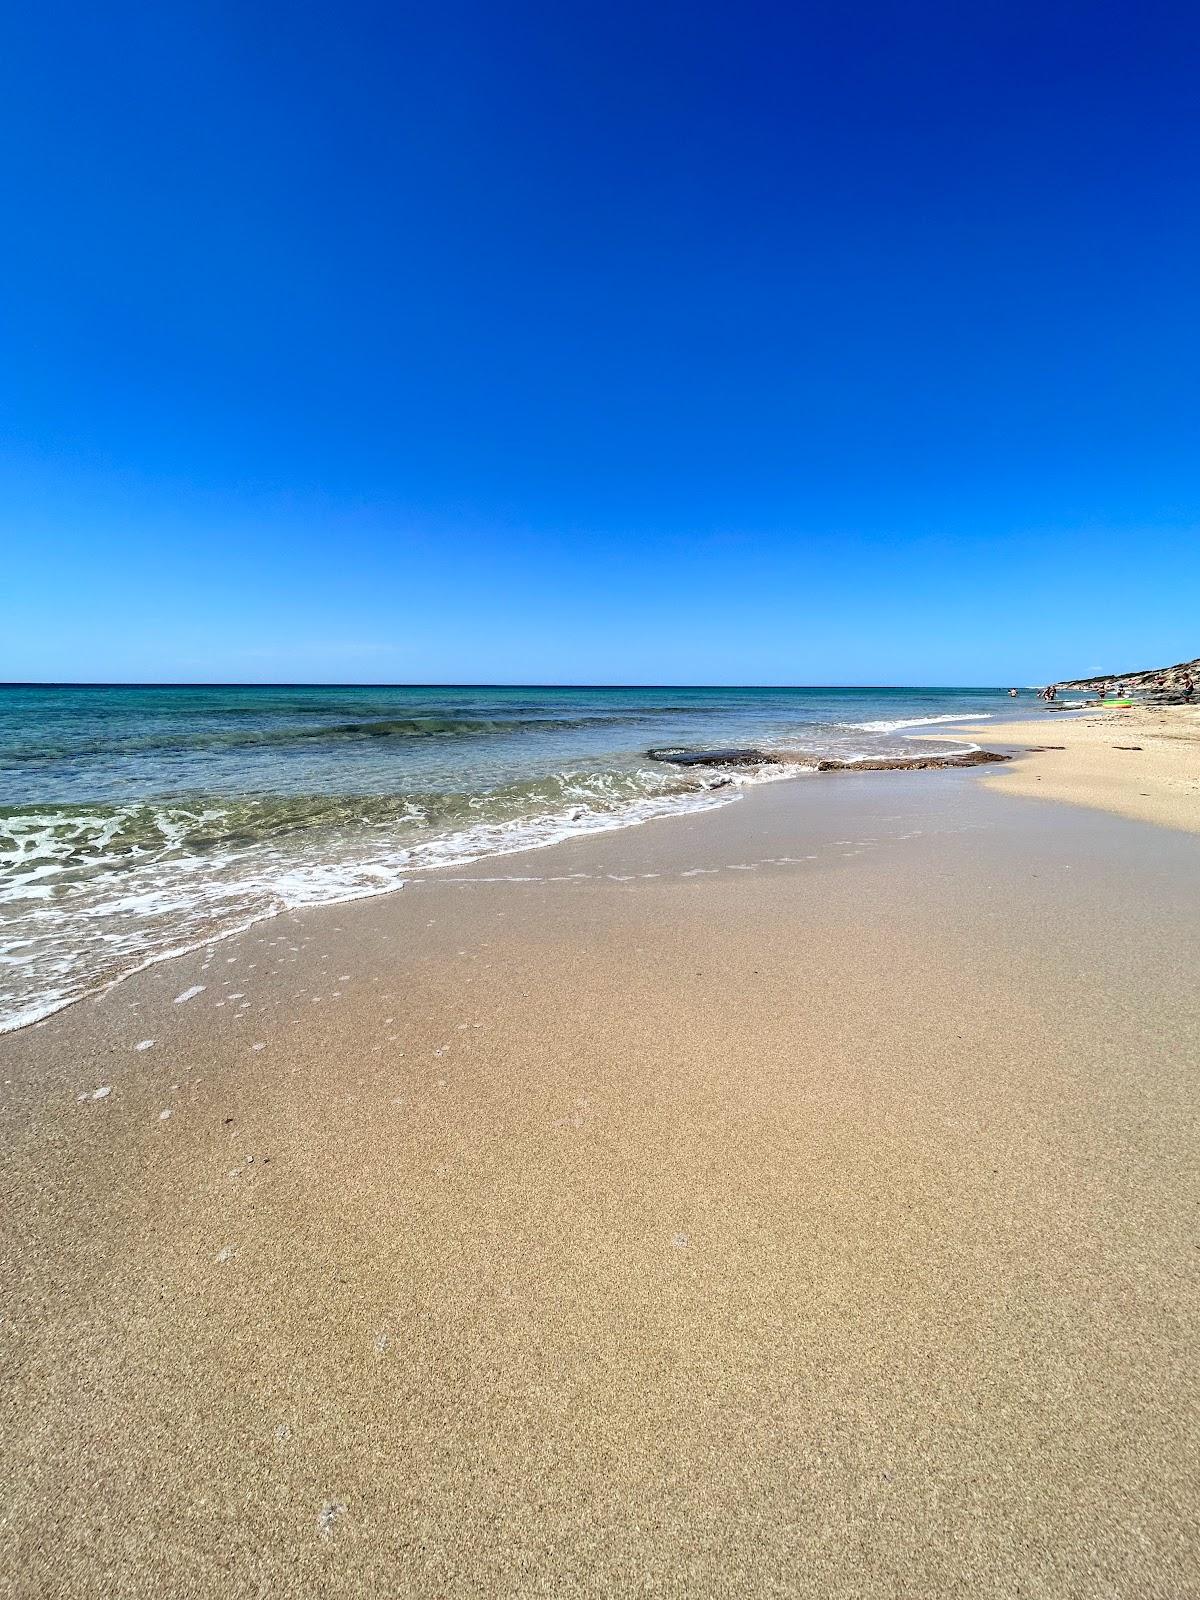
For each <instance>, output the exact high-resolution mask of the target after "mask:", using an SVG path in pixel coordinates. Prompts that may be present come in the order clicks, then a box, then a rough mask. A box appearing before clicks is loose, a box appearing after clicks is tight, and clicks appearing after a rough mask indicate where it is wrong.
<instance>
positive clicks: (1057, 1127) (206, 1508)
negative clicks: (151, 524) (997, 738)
mask: <svg viewBox="0 0 1200 1600" xmlns="http://www.w3.org/2000/svg"><path fill="white" fill-rule="evenodd" d="M1134 742H1136V741H1134ZM1130 759H1131V760H1132V759H1134V758H1133V757H1130ZM1198 891H1200V851H1198V850H1197V847H1196V844H1195V842H1194V841H1193V839H1192V838H1191V837H1190V836H1189V835H1188V834H1186V833H1182V832H1170V831H1167V830H1163V829H1153V828H1149V827H1146V826H1144V825H1142V824H1139V823H1135V822H1129V821H1125V820H1123V819H1121V818H1117V817H1112V816H1109V815H1106V814H1104V813H1103V812H1099V811H1095V812H1093V811H1087V810H1075V809H1072V808H1067V807H1057V806H1050V805H1034V804H1029V803H1027V802H1024V801H1022V802H1014V801H1013V800H1011V799H1010V798H1009V797H1008V796H1007V795H1006V794H1002V793H998V792H996V791H995V790H992V789H988V788H985V787H984V786H983V785H981V784H980V782H979V779H978V776H977V774H974V773H958V772H936V773H924V774H920V775H912V776H909V775H904V774H880V775H873V776H870V777H867V776H860V777H853V776H851V777H844V776H841V775H838V776H836V777H831V778H829V779H828V780H817V779H812V780H800V781H798V782H791V783H781V784H778V785H775V786H772V787H769V788H765V789H762V790H759V791H756V792H755V793H753V794H751V795H750V796H749V797H748V798H747V799H746V800H745V801H743V802H742V803H740V804H737V805H733V806H730V807H728V808H727V809H725V810H723V811H720V812H716V813H710V814H708V815H705V816H700V817H694V818H688V819H681V820H677V821H672V822H667V823H657V824H652V825H649V826H647V827H643V828H640V829H633V830H627V831H626V832H624V833H620V834H613V835H609V836H607V837H604V838H593V839H591V840H586V841H577V842H575V843H573V844H570V845H563V846H558V847H555V848H554V849H551V850H544V851H540V852H532V853H530V854H528V855H526V856H522V857H517V856H514V857H509V858H506V859H503V860H497V861H492V862H490V863H481V864H479V865H477V866H476V867H475V868H471V869H462V870H460V871H457V872H454V871H442V872H439V873H430V874H428V875H426V876H425V877H424V878H423V879H422V880H420V881H419V882H415V883H413V884H412V885H410V886H409V887H408V888H406V889H404V890H403V891H402V892H400V893H398V894H395V895H392V896H390V897H388V898H386V899H382V900H378V901H373V902H361V903H359V904H357V905H353V906H343V907H336V908H329V909H325V910H323V911H319V912H311V913H308V914H305V915H302V916H292V917H286V918H280V919H278V920H276V921H275V922H271V923H267V924H263V925H261V926H259V927H257V928H255V929H252V930H250V931H249V932H248V933H246V934H244V935H242V936H240V937H238V938H237V939H233V940H229V941H227V942H225V943H223V944H221V945H218V946H215V947H214V948H213V949H211V950H210V951H208V952H198V953H196V954H194V955H191V956H188V957H185V958H182V959H180V960H178V961H175V962H171V963H169V964H164V965H161V966H159V967H156V968H154V969H151V970H150V971H147V972H145V973H143V974H140V975H139V976H138V977H136V978H135V979H133V980H131V981H130V982H128V983H126V984H123V985H121V986H120V987H118V988H116V989H114V990H112V991H111V992H110V993H109V994H108V995H107V996H106V997H104V998H103V999H100V1000H97V1001H91V1002H86V1003H84V1004H82V1005H79V1006H76V1007H74V1008H73V1009H71V1010H70V1011H67V1012H65V1013H63V1014H61V1015H60V1016H58V1017H55V1018H53V1019H51V1020H50V1021H48V1022H47V1023H46V1024H44V1025H42V1026H39V1027H37V1028H34V1029H31V1030H27V1031H26V1032H25V1033H23V1034H19V1035H15V1036H12V1037H10V1038H8V1039H5V1040H0V1079H2V1080H3V1102H2V1108H3V1123H2V1125H0V1151H2V1153H3V1158H4V1167H3V1178H2V1183H3V1188H2V1192H0V1205H2V1206H3V1260H4V1289H3V1304H2V1305H0V1360H2V1362H3V1407H4V1409H3V1413H2V1428H0V1458H2V1459H0V1465H2V1467H3V1474H4V1484H5V1493H4V1503H3V1506H2V1507H0V1532H2V1539H0V1550H2V1552H3V1577H2V1578H0V1589H2V1591H3V1592H4V1593H5V1594H9V1595H21V1596H35V1595H36V1596H42V1595H47V1596H49V1595H53V1596H97V1597H99V1596H121V1597H134V1596H151V1595H153V1596H163V1595H170V1596H209V1595H212V1596H216V1595H221V1596H250V1595H254V1596H266V1595H271V1596H277V1595H313V1596H317V1595H320V1596H343V1595H344V1596H349V1595H387V1596H393V1595H404V1596H435V1595H447V1596H459V1595H497V1596H518V1595H520V1596H525V1595H561V1596H573V1595H613V1596H626V1595H631V1594H653V1595H673V1596H674V1595H678V1596H684V1595H687V1596H694V1595H705V1596H707V1595H714V1596H724V1595H728V1596H739V1597H740V1596H747V1597H749V1596H763V1595H781V1596H782V1595H804V1596H814V1597H816V1596H819V1597H822V1600H835V1597H845V1600H850V1597H856V1600H858V1597H876V1596H878V1597H885V1596H886V1597H889V1600H892V1597H896V1596H904V1597H912V1600H940V1597H949V1596H954V1597H962V1600H967V1597H970V1600H981V1597H992V1596H995V1597H999V1596H1004V1597H1016V1596H1021V1597H1022V1600H1029V1597H1035V1596H1044V1597H1054V1600H1063V1597H1088V1600H1090V1597H1095V1600H1100V1597H1105V1600H1116V1597H1122V1600H1123V1597H1129V1600H1156V1597H1161V1600H1184V1597H1187V1596H1193V1595H1196V1594H1200V1553H1198V1550H1197V1542H1196V1518H1197V1510H1198V1507H1200V1493H1198V1477H1197V1469H1198V1465H1200V1462H1198V1455H1197V1442H1196V1441H1197V1424H1198V1422H1200V1404H1198V1402H1200V1376H1198V1374H1200V1362H1198V1361H1197V1355H1198V1353H1200V1352H1198V1350H1197V1328H1198V1326H1200V1322H1198V1314H1200V1287H1198V1283H1197V1261H1198V1257H1197V1249H1196V1231H1195V1230H1196V1217H1197V1202H1198V1200H1200V1180H1198V1173H1197V1160H1196V1149H1197V1144H1196V1139H1197V1132H1198V1128H1197V1122H1198V1113H1200V1086H1198V1084H1197V1077H1196V1066H1197V1062H1198V1060H1200V1019H1198V1015H1197V1002H1196V985H1195V983H1194V975H1193V973H1192V972H1191V970H1190V968H1191V965H1193V964H1194V960H1193V958H1194V951H1195V949H1196V935H1197V931H1198V925H1200V912H1198V909H1197V908H1198V907H1200V893H1198ZM201 986H202V987H201ZM189 991H190V992H191V993H190V998H187V999H184V998H183V997H184V996H185V995H188V994H189ZM148 1041H152V1042H150V1043H148ZM139 1046H141V1047H143V1048H139ZM102 1089H108V1090H109V1091H110V1092H109V1093H108V1094H106V1095H104V1096H103V1097H102V1098H100V1099H97V1098H96V1097H95V1096H96V1094H97V1092H98V1091H99V1090H102ZM164 1112H169V1113H170V1115H169V1116H166V1117H164V1115H163V1113H164Z"/></svg>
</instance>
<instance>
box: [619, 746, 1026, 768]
mask: <svg viewBox="0 0 1200 1600" xmlns="http://www.w3.org/2000/svg"><path fill="white" fill-rule="evenodd" d="M646 754H647V755H648V756H649V757H650V758H651V760H653V761H669V762H671V763H672V765H674V766H677V767H757V766H786V765H787V764H788V763H790V762H794V763H795V764H796V765H797V766H804V767H809V768H812V769H813V770H815V771H817V772H920V771H923V770H924V769H925V768H927V767H982V766H987V765H988V764H989V763H990V762H993V761H1011V760H1012V757H1011V756H1002V755H1000V754H999V753H998V752H997V751H995V750H967V751H964V752H963V753H962V754H960V755H948V756H888V757H883V758H879V759H876V760H870V761H834V760H822V761H814V760H813V758H812V756H810V755H805V754H801V753H797V752H789V751H786V750H647V752H646Z"/></svg>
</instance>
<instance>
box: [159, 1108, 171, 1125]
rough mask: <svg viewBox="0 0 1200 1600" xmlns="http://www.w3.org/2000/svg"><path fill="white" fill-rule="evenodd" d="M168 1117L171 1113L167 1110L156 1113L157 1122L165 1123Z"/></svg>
mask: <svg viewBox="0 0 1200 1600" xmlns="http://www.w3.org/2000/svg"><path fill="white" fill-rule="evenodd" d="M170 1115H171V1112H170V1109H169V1108H168V1110H166V1111H160V1112H159V1113H158V1120H159V1121H160V1122H165V1121H166V1120H167V1118H168V1117H169V1116H170Z"/></svg>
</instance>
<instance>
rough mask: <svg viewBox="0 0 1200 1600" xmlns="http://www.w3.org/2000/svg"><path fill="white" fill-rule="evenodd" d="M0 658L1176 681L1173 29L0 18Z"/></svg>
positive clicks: (1192, 38) (430, 674) (717, 18)
mask: <svg viewBox="0 0 1200 1600" xmlns="http://www.w3.org/2000/svg"><path fill="white" fill-rule="evenodd" d="M5 33H6V39H5V48H4V51H3V55H2V59H0V134H2V138H0V185H2V192H3V206H2V208H0V541H2V543H3V546H4V552H3V569H2V570H3V571H4V573H5V575H6V579H7V580H8V581H7V582H6V583H5V586H4V590H3V591H0V678H9V679H12V678H36V679H62V678H66V679H75V678H81V679H89V678H98V679H137V680H141V679H151V680H157V679H180V678H181V679H188V680H203V679H239V680H240V679H245V680H259V681H262V680H267V681H269V680H307V679H313V680H355V681H447V680H450V681H509V682H513V681H525V682H531V681H532V682H589V681H600V682H685V681H687V682H759V683H762V682H778V683H829V682H850V683H854V682H858V683H915V682H920V683H938V682H942V683H992V682H995V683H1001V682H1008V681H1010V680H1011V681H1014V682H1022V683H1024V682H1035V681H1041V680H1043V679H1046V678H1050V677H1055V676H1060V675H1067V674H1074V673H1076V672H1083V671H1091V670H1098V669H1102V668H1113V669H1127V668H1133V667H1137V666H1140V665H1153V664H1156V663H1158V662H1160V661H1168V660H1175V659H1179V658H1181V657H1184V656H1192V655H1195V654H1197V653H1200V561H1198V560H1197V559H1196V552H1197V539H1196V532H1197V515H1198V513H1197V505H1198V501H1197V490H1198V487H1200V448H1198V446H1200V439H1198V438H1197V431H1198V430H1197V415H1198V412H1197V398H1198V396H1197V381H1198V380H1197V374H1198V373H1200V359H1198V358H1200V327H1198V314H1197V305H1198V300H1197V262H1198V261H1200V207H1198V205H1197V178H1198V177H1200V148H1198V146H1200V131H1198V130H1200V122H1198V119H1197V117H1196V115H1195V92H1196V90H1195V86H1196V82H1197V77H1198V67H1200V51H1198V46H1200V12H1197V10H1196V8H1195V7H1194V6H1184V5H1178V6H1160V5H1156V4H1154V3H1153V0H1151V3H1150V4H1145V5H1139V6H1138V7H1136V8H1135V7H1133V6H1130V5H1129V4H1127V3H1126V4H1124V5H1121V6H1115V5H1106V4H1093V5H1058V4H1054V3H1049V4H1046V3H1041V4H1038V5H1036V6H1035V5H1026V4H1008V5H1005V4H978V5H963V4H961V3H960V0H956V3H954V4H945V5H941V4H937V5H932V4H925V3H922V0H910V3H905V4H899V3H898V4H894V5H874V4H869V3H868V4H862V5H859V6H857V7H853V6H846V5H845V4H841V3H838V4H828V5H807V6H794V5H787V6H785V5H778V6H776V5H761V4H753V3H751V4H739V5H737V6H733V5H729V4H726V5H723V6H714V5H707V4H704V3H702V0H701V3H693V4H687V5H683V4H673V3H672V4H650V5H644V4H642V5H636V6H635V5H627V4H624V3H621V0H608V3H605V4H595V5H575V4H569V3H568V4H558V5H550V4H544V5H529V4H524V3H522V0H510V3H508V4H505V5H503V6H501V5H496V4H492V5H480V4H470V3H462V0H449V3H440V4H439V5H437V6H426V7H421V8H412V7H407V6H396V5H378V6H374V5H362V4H354V3H350V4H346V3H342V4H339V5H338V6H336V7H334V6H323V7H316V6H308V5H304V4H303V3H298V4H294V5H292V6H289V7H286V8H285V7H281V6H276V7H272V8H267V7H264V6H262V5H258V4H254V3H253V0H251V3H245V0H242V3H239V4H237V5H232V4H229V5H222V4H210V5H205V6H199V5H196V6H191V5H187V6H185V5H180V4H175V3H172V0H164V3H163V4H161V5H159V6H157V7H150V6H145V5H143V6H138V7H125V6H122V5H120V4H119V3H118V4H115V5H113V6H111V7H95V6H89V7H86V8H85V7H82V6H79V7H75V6H70V5H54V4H48V5H47V6H45V7H25V8H22V9H21V10H20V11H18V10H16V9H15V8H13V9H11V10H10V14H9V16H8V17H7V19H6V25H5Z"/></svg>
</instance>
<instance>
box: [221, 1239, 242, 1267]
mask: <svg viewBox="0 0 1200 1600" xmlns="http://www.w3.org/2000/svg"><path fill="white" fill-rule="evenodd" d="M236 1255H237V1251H236V1250H235V1249H234V1248H233V1246H232V1245H231V1244H227V1245H222V1247H221V1248H220V1249H219V1250H218V1251H217V1255H216V1259H217V1262H218V1263H219V1265H221V1266H224V1265H225V1263H226V1262H227V1261H232V1260H233V1258H234V1256H236Z"/></svg>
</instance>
